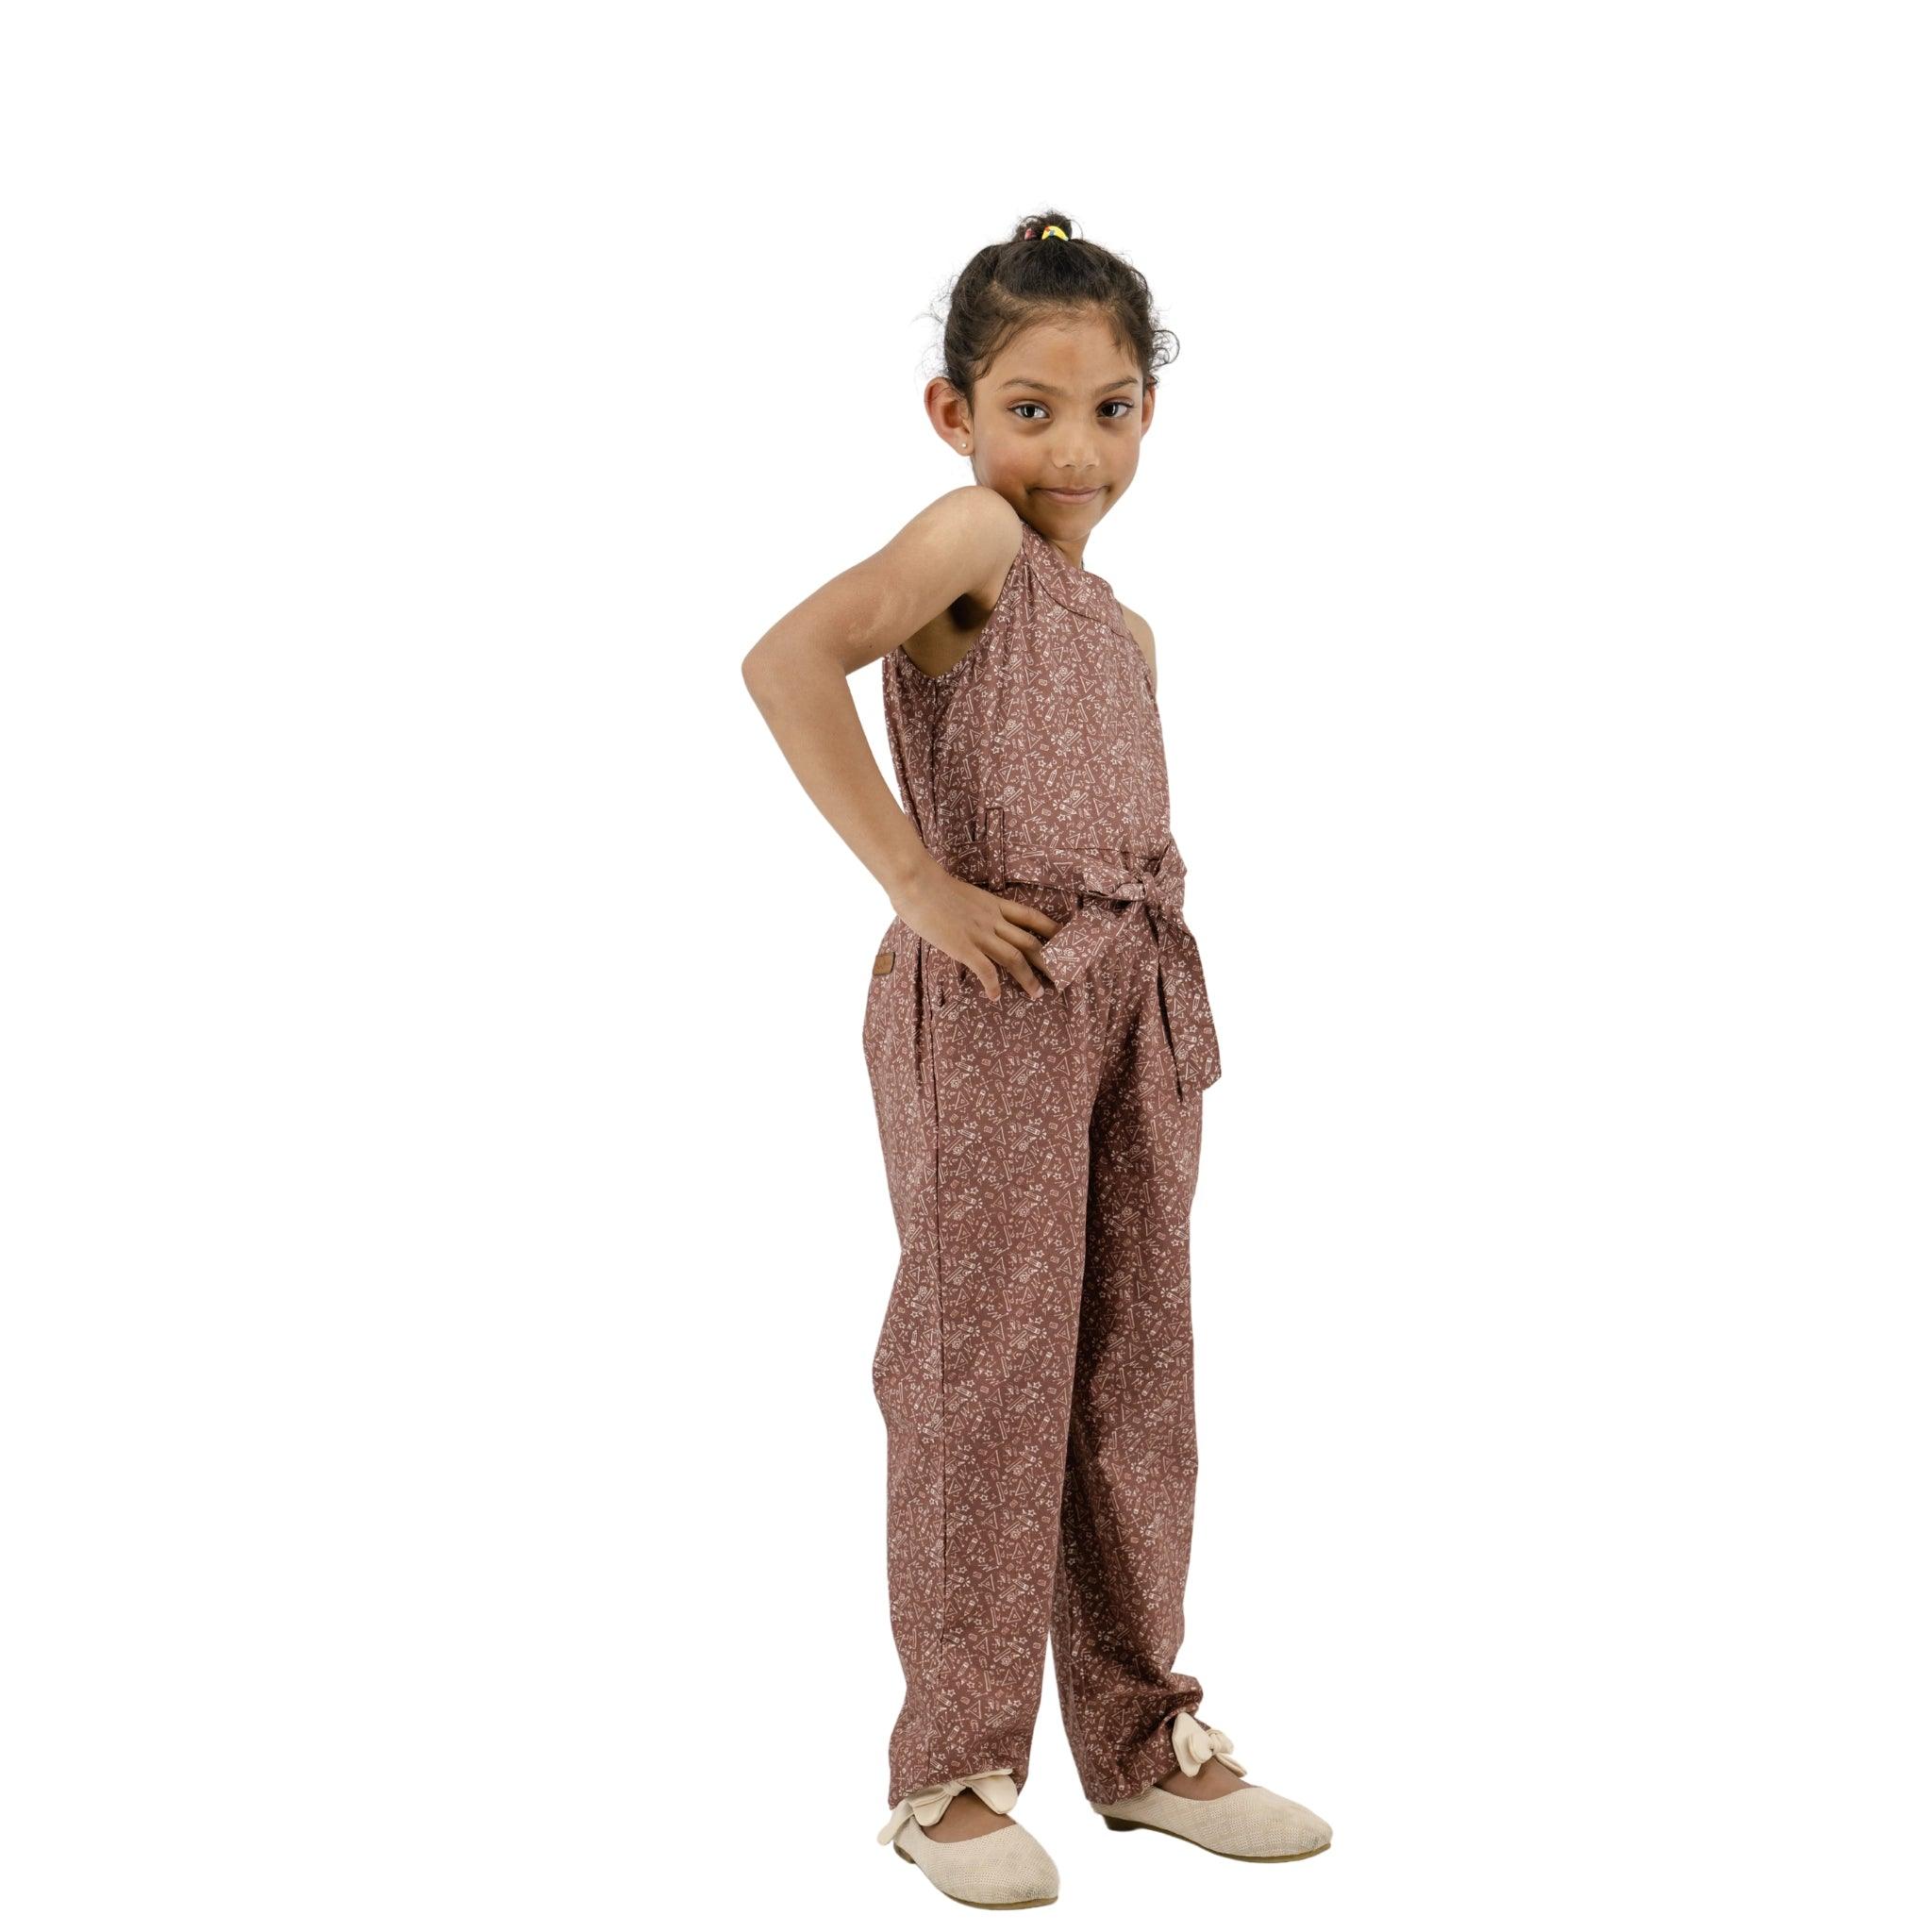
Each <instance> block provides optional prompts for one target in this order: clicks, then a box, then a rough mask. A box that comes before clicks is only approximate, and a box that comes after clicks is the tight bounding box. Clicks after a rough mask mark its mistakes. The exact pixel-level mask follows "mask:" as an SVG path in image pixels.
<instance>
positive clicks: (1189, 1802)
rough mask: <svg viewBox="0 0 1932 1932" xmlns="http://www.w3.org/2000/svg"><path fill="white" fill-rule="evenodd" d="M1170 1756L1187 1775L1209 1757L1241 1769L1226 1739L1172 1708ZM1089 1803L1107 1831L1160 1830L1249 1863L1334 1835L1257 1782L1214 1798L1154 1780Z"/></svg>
mask: <svg viewBox="0 0 1932 1932" xmlns="http://www.w3.org/2000/svg"><path fill="white" fill-rule="evenodd" d="M1174 1757H1176V1758H1178V1759H1179V1760H1180V1768H1181V1770H1182V1771H1184V1772H1185V1773H1186V1774H1188V1776H1190V1777H1198V1776H1199V1775H1200V1774H1201V1767H1202V1766H1203V1765H1204V1764H1206V1763H1207V1762H1208V1759H1209V1758H1210V1757H1218V1758H1220V1759H1221V1761H1222V1763H1224V1765H1226V1766H1227V1768H1228V1770H1230V1771H1231V1772H1233V1773H1234V1774H1235V1775H1236V1776H1237V1777H1240V1776H1241V1775H1243V1768H1242V1767H1241V1765H1239V1764H1237V1763H1236V1762H1235V1758H1234V1740H1233V1739H1232V1738H1230V1737H1229V1736H1228V1735H1227V1733H1226V1732H1225V1731H1217V1730H1215V1729H1214V1728H1213V1727H1212V1726H1211V1725H1209V1724H1202V1723H1201V1722H1200V1721H1199V1720H1198V1719H1197V1718H1195V1717H1193V1716H1192V1715H1191V1713H1190V1712H1188V1711H1185V1710H1179V1711H1176V1712H1175V1713H1174ZM1093 1808H1094V1809H1095V1810H1096V1811H1098V1812H1099V1813H1100V1815H1101V1816H1102V1817H1103V1818H1104V1819H1106V1820H1107V1828H1108V1830H1109V1831H1164V1832H1166V1833H1167V1834H1168V1835H1169V1836H1170V1837H1172V1838H1184V1839H1186V1840H1188V1842H1189V1843H1190V1844H1196V1845H1199V1846H1201V1848H1202V1849H1203V1850H1204V1851H1209V1852H1215V1853H1218V1854H1219V1855H1220V1856H1221V1857H1224V1858H1245V1859H1248V1860H1249V1861H1250V1862H1251V1863H1254V1864H1257V1865H1258V1864H1280V1863H1283V1862H1284V1861H1286V1860H1287V1859H1290V1858H1312V1857H1314V1856H1315V1854H1316V1853H1317V1852H1325V1851H1326V1850H1327V1849H1328V1846H1329V1843H1330V1841H1331V1840H1332V1838H1333V1836H1334V1834H1333V1833H1332V1832H1330V1830H1329V1829H1328V1825H1327V1823H1326V1822H1325V1821H1324V1820H1323V1819H1320V1818H1317V1817H1316V1816H1315V1814H1314V1813H1313V1812H1312V1811H1310V1810H1309V1809H1308V1807H1307V1806H1306V1805H1297V1804H1296V1803H1295V1802H1294V1800H1293V1799H1292V1798H1284V1797H1282V1796H1281V1795H1280V1793H1279V1792H1277V1791H1271V1790H1267V1789H1266V1788H1265V1787H1264V1786H1261V1785H1242V1786H1241V1787H1240V1788H1239V1789H1238V1790H1232V1791H1228V1792H1225V1793H1224V1794H1223V1795H1222V1796H1221V1797H1219V1798H1183V1797H1180V1796H1179V1795H1177V1794H1176V1793H1175V1792H1174V1791H1164V1790H1161V1789H1160V1787H1159V1786H1158V1784H1155V1785H1149V1786H1148V1787H1147V1789H1146V1790H1144V1791H1137V1792H1136V1793H1135V1794H1134V1795H1133V1796H1132V1797H1131V1798H1120V1799H1116V1800H1115V1802H1114V1803H1112V1804H1110V1805H1095V1806H1094V1807H1093Z"/></svg>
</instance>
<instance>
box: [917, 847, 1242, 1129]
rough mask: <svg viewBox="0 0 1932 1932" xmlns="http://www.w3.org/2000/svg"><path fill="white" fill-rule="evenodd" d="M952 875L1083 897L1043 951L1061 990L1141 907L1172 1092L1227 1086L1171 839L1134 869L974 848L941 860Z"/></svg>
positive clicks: (1183, 870) (993, 886)
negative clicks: (1170, 1056) (1150, 938)
mask: <svg viewBox="0 0 1932 1932" xmlns="http://www.w3.org/2000/svg"><path fill="white" fill-rule="evenodd" d="M940 862H941V864H942V865H944V866H945V868H946V870H947V871H948V872H951V873H954V874H957V875H958V876H959V877H961V878H965V879H967V880H969V882H970V883H972V884H974V885H978V886H982V887H984V888H985V889H986V890H987V891H994V892H997V891H1001V890H1002V889H1003V888H1004V887H1006V886H1008V885H1031V886H1041V887H1044V888H1047V889H1050V890H1052V889H1058V890H1060V891H1074V892H1076V893H1077V894H1078V895H1079V900H1080V903H1079V905H1078V907H1077V908H1075V909H1074V914H1073V916H1072V917H1071V918H1069V919H1067V920H1065V921H1064V922H1062V924H1061V925H1060V927H1059V930H1058V932H1056V933H1055V934H1054V936H1053V938H1052V939H1050V940H1048V941H1047V942H1046V943H1045V945H1043V946H1042V947H1041V966H1042V967H1043V968H1044V970H1045V972H1046V975H1047V977H1048V978H1049V979H1050V980H1052V982H1053V983H1054V985H1055V986H1056V987H1058V988H1061V989H1064V988H1066V987H1069V986H1071V985H1073V984H1074V981H1075V980H1077V979H1078V978H1079V977H1080V975H1081V974H1083V973H1085V972H1086V971H1087V970H1088V969H1089V968H1090V967H1091V965H1092V964H1093V962H1094V961H1095V960H1096V959H1097V958H1100V957H1101V955H1102V954H1103V953H1105V952H1106V951H1107V949H1108V946H1109V945H1111V944H1113V943H1115V942H1116V941H1118V940H1119V939H1120V937H1121V935H1122V934H1123V933H1124V931H1125V929H1126V922H1127V921H1128V920H1130V919H1132V918H1133V917H1134V916H1135V911H1136V908H1140V910H1141V913H1142V914H1144V916H1145V918H1146V920H1147V922H1148V924H1150V925H1151V926H1152V927H1153V929H1154V939H1155V944H1156V947H1157V950H1158V974H1159V981H1160V1009H1161V1017H1162V1019H1163V1020H1164V1022H1165V1023H1166V1026H1167V1037H1168V1043H1169V1045H1170V1046H1171V1047H1172V1048H1173V1049H1174V1084H1175V1087H1176V1089H1177V1091H1179V1094H1180V1097H1181V1099H1182V1100H1183V1101H1187V1100H1189V1099H1191V1097H1192V1096H1193V1095H1194V1094H1196V1093H1199V1092H1200V1091H1202V1090H1203V1089H1204V1088H1208V1087H1211V1086H1213V1084H1214V1083H1215V1081H1217V1080H1218V1079H1220V1077H1221V1041H1220V1039H1219V1037H1218V1036H1217V1035H1216V1033H1215V1030H1214V1015H1213V1012H1212V1010H1211V1009H1210V1008H1209V1007H1208V981H1207V977H1206V975H1205V974H1204V973H1203V972H1202V970H1201V948H1200V946H1199V945H1198V944H1197V943H1196V941H1195V939H1194V935H1193V933H1192V932H1191V930H1190V929H1189V926H1188V923H1187V921H1186V920H1185V919H1183V918H1182V917H1181V901H1182V898H1183V896H1184V892H1185V884H1186V879H1187V872H1188V869H1187V866H1186V865H1185V864H1184V863H1183V862H1182V859H1181V855H1180V848H1179V847H1178V846H1177V845H1175V843H1174V840H1173V839H1172V838H1170V839H1169V840H1168V841H1167V842H1166V843H1165V844H1164V845H1163V846H1161V848H1160V850H1159V851H1158V852H1157V853H1156V854H1155V855H1154V856H1153V858H1150V859H1148V860H1146V861H1145V863H1144V864H1142V865H1141V866H1139V867H1137V868H1135V869H1133V870H1131V871H1128V870H1123V869H1121V868H1118V867H1113V866H1109V865H1108V862H1107V860H1106V859H1105V858H1096V857H1092V856H1090V855H1080V856H1078V857H1075V858H1057V857H1055V856H1054V855H1052V854H1047V853H1025V852H1011V853H1009V852H1006V851H1004V850H1001V849H999V848H998V847H997V846H994V847H993V848H991V849H989V848H988V847H987V846H986V845H985V844H983V843H982V844H974V845H973V846H970V847H966V848H963V849H961V850H959V851H957V852H952V853H946V854H942V855H941V856H940Z"/></svg>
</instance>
